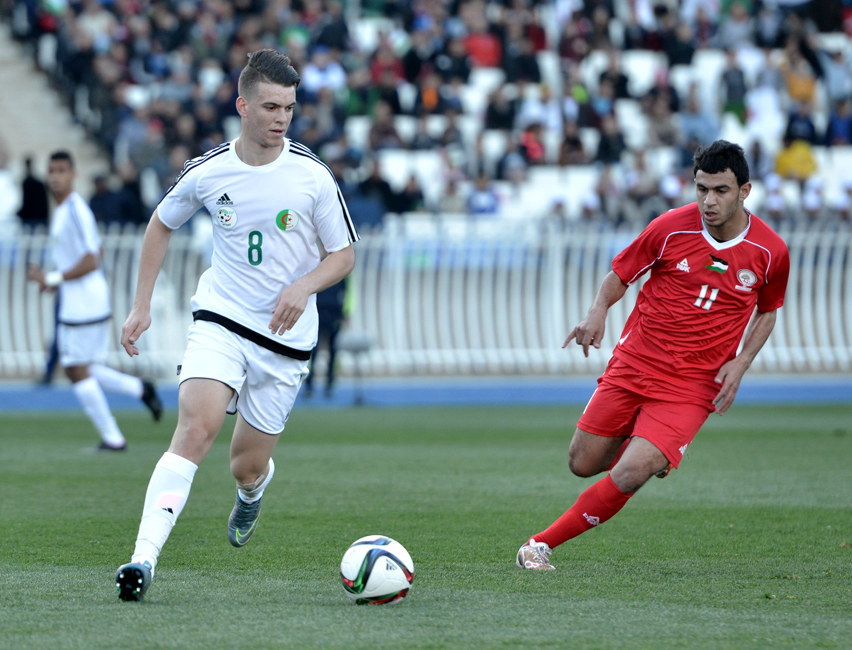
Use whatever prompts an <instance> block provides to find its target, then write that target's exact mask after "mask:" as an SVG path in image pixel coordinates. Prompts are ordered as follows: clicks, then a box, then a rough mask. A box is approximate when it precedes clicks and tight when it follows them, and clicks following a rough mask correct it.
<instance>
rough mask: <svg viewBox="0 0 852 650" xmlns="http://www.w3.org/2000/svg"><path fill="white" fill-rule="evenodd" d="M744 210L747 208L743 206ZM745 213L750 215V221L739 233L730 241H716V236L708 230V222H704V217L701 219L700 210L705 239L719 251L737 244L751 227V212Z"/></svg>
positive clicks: (699, 216) (702, 231) (702, 232)
mask: <svg viewBox="0 0 852 650" xmlns="http://www.w3.org/2000/svg"><path fill="white" fill-rule="evenodd" d="M743 210H745V208H743ZM745 213H746V216H747V217H748V223H747V224H746V227H745V228H744V229H743V231H742V232H741V233H740V234H739V235H737V236H736V237H734V238H733V239H729V240H728V241H716V238H715V237H713V235H711V234H710V231H709V230H707V224H705V223H704V219H701V213H700V212H699V213H698V218H699V219H701V234H702V235H704V239H706V240H707V243H708V244H710V245H711V246H712V247H713V248H715V249H716V250H717V251H723V250H725V249H726V248H731V247H732V246H736V245H737V244H739V243H740V242H741V241H742V240H744V239H745V238H746V235H748V231H749V228H751V212H749V211H748V210H746V211H745Z"/></svg>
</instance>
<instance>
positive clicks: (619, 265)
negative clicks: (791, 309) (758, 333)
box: [612, 203, 790, 403]
mask: <svg viewBox="0 0 852 650" xmlns="http://www.w3.org/2000/svg"><path fill="white" fill-rule="evenodd" d="M612 269H613V271H615V273H616V274H617V275H618V277H619V278H621V281H622V282H624V283H625V284H632V283H634V282H636V280H638V279H639V278H640V277H641V276H642V275H643V274H644V273H645V272H646V271H649V270H650V271H651V275H650V277H649V278H648V281H647V282H646V283H645V284H644V286H643V287H642V290H641V291H640V292H639V297H638V298H637V300H636V306H635V307H634V308H633V311H632V313H631V314H630V317H629V318H628V319H627V324H626V325H625V326H624V331H623V332H622V334H621V337H620V339H619V342H618V344H617V345H616V346H615V351H614V353H613V354H614V356H615V357H617V358H619V359H621V360H622V361H624V362H625V363H626V364H628V365H629V366H631V367H633V368H635V369H637V370H640V371H641V372H643V373H645V374H648V375H651V376H653V377H654V378H655V379H657V380H659V382H653V383H654V386H653V387H651V388H650V391H649V392H651V393H654V394H652V395H651V396H652V397H659V398H661V399H668V400H679V399H684V398H687V399H689V401H699V402H702V403H706V401H709V400H712V398H713V397H714V396H715V394H716V392H718V389H719V387H718V386H717V385H716V384H715V383H714V379H715V377H716V374H717V373H718V371H719V369H720V368H721V367H722V366H723V365H724V364H725V363H726V362H728V361H730V360H731V359H733V358H734V357H735V356H736V352H737V347H738V346H739V343H740V341H741V340H742V337H743V333H744V331H745V328H746V327H747V326H748V322H749V320H750V318H751V316H752V314H753V312H754V309H755V307H757V309H758V310H759V311H761V312H767V311H773V310H775V309H778V308H779V307H781V305H783V304H784V292H785V291H786V289H787V276H788V274H789V271H790V255H789V253H788V251H787V246H786V244H785V243H784V241H783V240H782V239H781V237H779V236H778V235H777V234H776V233H775V231H773V230H772V229H771V228H770V227H769V226H768V225H766V223H764V222H763V221H761V220H760V219H759V218H757V217H756V216H754V215H752V214H749V225H748V227H747V228H746V229H745V231H744V232H743V233H741V234H740V235H739V236H738V237H736V238H734V239H732V240H730V241H727V242H718V241H716V240H715V239H713V237H712V236H711V235H710V233H709V232H708V231H707V229H706V228H705V227H704V223H703V220H702V219H701V213H700V212H699V210H698V204H697V203H692V204H690V205H687V206H684V207H682V208H678V209H676V210H671V211H669V212H666V213H665V214H663V215H661V216H659V217H657V218H656V219H654V220H653V221H652V222H651V223H650V224H649V225H648V227H647V228H645V230H644V231H643V232H642V233H641V234H640V235H639V236H638V237H637V238H636V239H635V240H634V241H633V242H632V243H631V244H630V245H629V246H628V247H627V248H626V249H624V250H623V251H622V252H621V253H619V254H618V255H617V256H616V258H615V259H614V260H613V262H612Z"/></svg>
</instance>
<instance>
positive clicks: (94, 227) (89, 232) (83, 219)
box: [74, 198, 101, 256]
mask: <svg viewBox="0 0 852 650" xmlns="http://www.w3.org/2000/svg"><path fill="white" fill-rule="evenodd" d="M74 213H75V214H74V217H75V220H76V221H77V225H78V232H79V237H80V249H81V250H85V251H86V252H87V253H94V254H95V255H98V256H100V253H101V238H100V235H98V224H97V221H96V220H95V215H94V214H93V213H92V210H91V208H89V206H88V205H87V204H86V202H85V201H84V200H83V199H82V198H81V199H79V200H78V201H75V202H74Z"/></svg>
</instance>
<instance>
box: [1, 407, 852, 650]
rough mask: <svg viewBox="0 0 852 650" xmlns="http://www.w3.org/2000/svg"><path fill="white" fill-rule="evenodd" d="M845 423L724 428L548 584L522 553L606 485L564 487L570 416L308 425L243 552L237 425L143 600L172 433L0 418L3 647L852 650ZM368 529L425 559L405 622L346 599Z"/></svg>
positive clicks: (308, 421)
mask: <svg viewBox="0 0 852 650" xmlns="http://www.w3.org/2000/svg"><path fill="white" fill-rule="evenodd" d="M850 411H851V410H850V407H849V406H835V407H830V406H824V405H820V406H818V407H816V406H815V407H809V408H803V407H800V406H797V407H771V408H761V407H751V406H742V407H736V408H735V409H734V410H733V411H732V412H730V413H729V414H728V415H726V416H725V417H724V418H718V417H715V416H714V417H712V418H711V420H710V422H709V423H708V425H707V426H706V427H705V429H704V430H703V431H702V432H701V433H700V434H699V436H698V438H697V439H696V441H695V442H694V444H693V445H691V446H690V449H689V451H688V453H687V458H686V460H685V461H684V463H683V465H682V469H681V470H679V471H677V472H674V473H673V474H672V475H671V476H670V477H669V478H666V479H665V480H663V481H658V480H657V479H652V481H651V482H650V484H649V485H648V486H646V487H645V488H643V490H642V491H640V492H639V493H638V494H637V496H636V497H635V498H633V499H632V500H631V502H630V504H629V505H628V506H627V507H626V508H625V509H624V510H623V511H622V513H620V514H619V515H618V517H616V518H615V519H613V520H612V521H610V522H608V523H607V524H605V525H604V526H601V527H600V528H599V529H596V530H593V531H590V532H589V533H587V534H585V535H583V536H581V537H580V538H578V539H577V540H574V541H571V542H569V543H567V544H566V545H564V546H562V547H560V548H559V549H557V550H556V552H555V553H554V556H553V561H554V563H555V564H556V565H557V566H558V567H559V570H558V571H556V572H553V573H548V574H538V573H533V572H523V571H520V570H518V569H516V568H515V567H514V566H513V561H514V553H515V551H516V550H517V547H518V546H519V545H520V543H521V542H522V541H523V539H524V537H525V536H526V535H529V534H531V533H533V532H536V531H538V530H540V529H542V528H544V527H545V526H546V525H547V524H549V523H550V522H551V521H552V520H553V519H554V518H555V517H556V516H558V515H559V514H561V513H562V511H564V510H565V509H566V508H567V507H569V506H570V505H571V503H572V502H573V500H574V499H575V498H576V496H577V495H578V494H579V493H580V491H581V490H582V489H584V488H585V487H586V486H587V485H589V484H590V483H591V482H593V480H594V479H587V480H583V479H578V478H576V477H573V476H571V475H570V474H569V472H568V471H567V467H566V463H565V453H566V450H567V444H568V440H569V436H570V432H571V431H572V430H573V426H574V422H575V421H576V417H577V416H578V412H577V411H576V409H560V408H497V409H494V408H448V409H382V410H374V409H366V408H365V409H356V410H335V411H307V410H306V411H302V412H298V411H297V412H294V414H293V416H292V418H291V420H290V423H289V424H288V427H287V431H286V433H285V436H284V438H282V441H281V443H280V444H279V446H278V449H277V450H276V452H275V458H276V461H277V463H276V465H277V470H278V471H277V472H276V477H275V480H274V482H273V483H272V485H271V486H270V489H269V492H268V493H267V495H266V497H265V499H264V506H263V515H262V517H261V522H260V524H259V528H258V532H257V533H256V535H255V536H254V537H253V539H252V541H251V543H250V544H249V545H248V546H247V547H246V548H244V549H234V548H232V547H231V546H230V544H228V542H227V537H226V522H227V517H228V514H229V512H230V509H231V506H232V503H233V490H234V485H233V482H232V480H231V479H230V475H229V473H228V468H227V467H228V463H227V456H228V443H229V440H230V436H229V435H228V433H229V431H230V428H231V426H232V423H231V421H230V420H229V421H228V422H227V423H226V426H225V428H224V429H223V434H222V435H221V436H220V438H219V440H217V442H216V444H215V445H214V447H213V449H212V451H211V453H210V455H209V456H208V458H207V460H206V461H205V463H204V464H203V465H202V467H201V469H200V470H199V472H198V474H197V475H196V480H195V482H194V484H193V490H192V494H191V496H190V500H189V503H188V504H187V507H186V510H184V513H183V514H182V516H181V519H180V521H179V523H178V525H177V526H176V527H175V529H174V531H173V533H172V535H171V538H170V540H169V543H168V544H167V545H166V548H165V550H164V552H163V554H162V556H161V563H160V566H159V567H158V573H157V578H156V580H155V582H154V585H153V586H152V587H151V590H150V591H149V593H148V596H147V597H146V602H144V603H142V604H133V603H119V602H118V601H117V599H116V597H115V591H114V588H113V584H112V576H113V572H114V570H115V567H116V566H117V565H118V564H120V563H123V562H125V561H127V558H128V557H129V555H130V552H131V551H132V546H133V540H134V539H135V536H136V529H137V526H138V523H139V516H140V514H141V507H142V501H143V499H144V494H145V488H146V485H147V482H148V479H149V477H150V474H151V471H152V470H153V467H154V464H155V463H156V461H157V459H158V458H159V457H160V456H161V455H162V453H163V451H164V450H165V449H166V446H167V444H168V439H169V438H170V435H171V431H172V427H173V425H174V419H169V420H168V421H165V422H163V423H161V424H160V425H153V424H151V422H150V421H149V420H148V419H146V418H142V417H136V416H131V415H120V416H119V422H120V425H121V426H122V429H123V430H124V432H125V434H126V435H127V437H128V440H129V444H130V449H129V451H128V452H127V453H124V454H103V453H101V454H96V453H91V452H88V450H87V449H88V448H89V447H91V446H93V445H94V443H95V441H96V437H95V435H94V433H93V432H92V430H91V427H90V425H89V424H88V422H87V421H86V420H85V419H84V418H83V417H81V416H78V415H76V414H73V415H68V414H63V415H60V416H53V415H51V416H42V415H20V416H8V415H7V416H3V418H2V420H0V467H3V470H2V472H0V490H2V494H3V499H2V500H0V585H2V591H0V630H2V632H0V648H2V647H10V648H11V647H27V648H41V647H45V648H46V647H51V648H66V647H67V648H83V647H89V648H97V647H121V646H133V647H152V646H157V647H165V648H183V647H200V646H202V645H204V646H208V647H214V648H218V647H237V646H239V647H247V646H248V647H287V646H289V647H341V648H343V647H345V648H359V647H364V648H367V647H371V648H384V647H387V648H390V647H397V646H403V647H447V648H456V647H532V646H535V647H554V648H555V647H566V645H569V644H570V645H571V646H572V647H658V646H659V645H660V644H661V643H668V644H673V645H675V646H680V647H685V646H689V647H768V646H772V647H776V646H777V647H784V646H787V647H803V646H818V647H845V646H847V644H848V639H849V638H851V637H852V620H850V616H849V611H850V610H852V589H850V586H849V585H850V584H852V580H850V578H852V517H850V514H852V505H850V496H849V495H850V494H852V474H850V472H849V465H850V461H852V431H850V430H849V429H848V427H849V423H850V421H852V418H850V415H852V412H850ZM373 533H382V534H386V535H390V536H392V537H394V538H396V539H398V540H399V541H400V542H402V543H403V544H404V545H405V546H406V548H408V550H409V551H410V552H411V554H412V557H413V558H414V562H415V565H416V569H417V576H416V579H415V582H414V587H413V589H412V593H411V595H410V596H409V598H407V599H406V600H405V601H404V602H403V603H401V604H400V605H398V606H394V607H388V608H381V607H356V606H354V605H352V604H351V603H350V602H349V599H348V598H347V597H346V596H345V594H344V592H343V589H342V587H341V585H340V583H339V578H338V575H337V567H338V563H339V561H340V557H341V556H342V554H343V551H344V550H345V549H346V547H347V546H348V544H349V543H350V542H352V541H354V540H355V539H356V538H358V537H361V536H363V535H367V534H373Z"/></svg>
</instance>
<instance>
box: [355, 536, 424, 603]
mask: <svg viewBox="0 0 852 650" xmlns="http://www.w3.org/2000/svg"><path fill="white" fill-rule="evenodd" d="M340 579H341V580H342V581H343V588H344V589H345V590H346V594H347V595H348V596H349V597H350V598H351V599H352V600H354V601H355V602H356V603H358V604H359V605H390V604H392V603H398V602H400V601H401V600H402V599H403V598H405V597H406V596H407V595H408V592H409V590H410V589H411V583H412V582H413V581H414V562H412V560H411V556H410V555H409V554H408V551H406V550H405V547H403V545H402V544H400V543H399V542H397V541H396V540H393V539H391V538H390V537H385V536H384V535H367V536H366V537H362V538H361V539H359V540H356V541H354V542H352V545H351V546H350V547H349V548H348V549H346V553H344V554H343V560H341V562H340Z"/></svg>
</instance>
